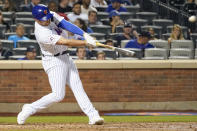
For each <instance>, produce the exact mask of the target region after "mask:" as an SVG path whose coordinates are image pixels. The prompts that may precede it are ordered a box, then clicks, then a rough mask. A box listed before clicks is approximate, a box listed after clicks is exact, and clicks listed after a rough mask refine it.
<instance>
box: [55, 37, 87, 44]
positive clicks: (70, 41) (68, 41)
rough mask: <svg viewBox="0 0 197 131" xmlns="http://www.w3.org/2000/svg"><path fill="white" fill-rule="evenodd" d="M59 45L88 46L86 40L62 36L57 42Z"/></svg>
mask: <svg viewBox="0 0 197 131" xmlns="http://www.w3.org/2000/svg"><path fill="white" fill-rule="evenodd" d="M56 44H57V45H66V46H86V45H87V43H86V41H84V40H74V39H65V38H63V37H61V38H60V39H59V40H58V41H57V43H56Z"/></svg>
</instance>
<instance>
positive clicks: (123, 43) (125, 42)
mask: <svg viewBox="0 0 197 131" xmlns="http://www.w3.org/2000/svg"><path fill="white" fill-rule="evenodd" d="M129 41H130V40H122V41H121V46H120V47H121V48H125V46H126V44H127V43H128V42H129Z"/></svg>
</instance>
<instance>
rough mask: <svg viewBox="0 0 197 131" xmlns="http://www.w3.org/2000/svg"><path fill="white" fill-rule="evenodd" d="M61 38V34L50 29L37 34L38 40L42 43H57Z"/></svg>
mask: <svg viewBox="0 0 197 131" xmlns="http://www.w3.org/2000/svg"><path fill="white" fill-rule="evenodd" d="M60 38H61V36H59V35H55V34H52V31H51V30H48V29H45V30H42V31H40V32H39V33H37V35H36V39H37V41H38V42H39V43H41V44H51V45H55V44H56V43H57V41H58V40H59V39H60Z"/></svg>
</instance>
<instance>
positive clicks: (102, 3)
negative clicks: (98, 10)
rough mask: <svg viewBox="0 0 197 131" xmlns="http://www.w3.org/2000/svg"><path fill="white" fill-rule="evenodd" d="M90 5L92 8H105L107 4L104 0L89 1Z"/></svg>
mask: <svg viewBox="0 0 197 131" xmlns="http://www.w3.org/2000/svg"><path fill="white" fill-rule="evenodd" d="M90 4H91V5H92V6H93V7H102V6H107V2H106V1H105V0H91V3H90Z"/></svg>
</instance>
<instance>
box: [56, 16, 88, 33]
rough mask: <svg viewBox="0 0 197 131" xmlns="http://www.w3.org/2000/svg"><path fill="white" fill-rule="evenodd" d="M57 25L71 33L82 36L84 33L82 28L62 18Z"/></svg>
mask: <svg viewBox="0 0 197 131" xmlns="http://www.w3.org/2000/svg"><path fill="white" fill-rule="evenodd" d="M58 27H61V28H63V29H66V30H67V31H70V32H72V33H73V34H78V35H80V36H83V34H84V33H85V32H84V31H83V30H82V29H80V28H79V27H77V26H76V25H74V24H72V23H70V22H68V21H66V20H64V19H63V20H62V21H61V22H60V23H59V25H58Z"/></svg>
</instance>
